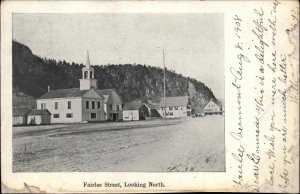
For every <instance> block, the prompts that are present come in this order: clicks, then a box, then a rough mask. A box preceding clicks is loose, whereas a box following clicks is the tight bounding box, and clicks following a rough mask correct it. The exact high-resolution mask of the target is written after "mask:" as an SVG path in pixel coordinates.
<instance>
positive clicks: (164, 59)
mask: <svg viewBox="0 0 300 194" xmlns="http://www.w3.org/2000/svg"><path fill="white" fill-rule="evenodd" d="M163 63H164V106H165V108H164V118H166V109H167V107H166V64H165V49H163Z"/></svg>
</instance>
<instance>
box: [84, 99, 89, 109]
mask: <svg viewBox="0 0 300 194" xmlns="http://www.w3.org/2000/svg"><path fill="white" fill-rule="evenodd" d="M85 108H86V109H89V101H86V102H85Z"/></svg>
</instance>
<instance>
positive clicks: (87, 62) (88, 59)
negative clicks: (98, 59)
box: [85, 50, 91, 68]
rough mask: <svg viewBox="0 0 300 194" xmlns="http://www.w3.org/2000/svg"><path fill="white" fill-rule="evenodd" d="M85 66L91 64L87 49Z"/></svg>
mask: <svg viewBox="0 0 300 194" xmlns="http://www.w3.org/2000/svg"><path fill="white" fill-rule="evenodd" d="M85 66H86V67H88V68H89V67H90V66H91V65H90V56H89V51H88V50H87V51H86V63H85Z"/></svg>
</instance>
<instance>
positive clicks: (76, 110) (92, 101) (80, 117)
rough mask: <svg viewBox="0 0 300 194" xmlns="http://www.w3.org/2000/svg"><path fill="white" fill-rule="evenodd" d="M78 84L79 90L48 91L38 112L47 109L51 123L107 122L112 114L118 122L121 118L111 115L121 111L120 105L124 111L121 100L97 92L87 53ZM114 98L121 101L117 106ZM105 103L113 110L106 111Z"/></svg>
mask: <svg viewBox="0 0 300 194" xmlns="http://www.w3.org/2000/svg"><path fill="white" fill-rule="evenodd" d="M79 81H80V88H68V89H58V90H49V89H48V92H47V93H45V94H44V95H42V96H41V97H40V98H38V99H37V109H47V110H48V111H49V112H50V113H51V123H74V122H83V121H105V120H108V118H110V115H111V117H112V118H116V120H117V119H118V118H120V117H122V115H121V116H119V115H116V114H115V115H113V114H110V113H112V112H113V111H115V109H118V107H117V105H118V106H119V109H120V108H121V104H122V103H121V100H120V98H119V97H118V95H117V94H116V93H114V92H113V91H111V92H109V93H108V94H107V95H106V93H105V95H104V94H103V92H101V90H98V89H97V79H95V78H94V68H92V67H91V66H90V60H89V55H88V53H87V60H86V66H85V67H84V68H83V69H82V79H79ZM101 93H102V94H103V95H102V94H101ZM112 93H113V94H112ZM116 95H117V97H116ZM115 99H118V102H116V103H115V102H114V101H115ZM105 103H110V104H109V105H107V104H106V109H107V110H110V109H111V111H110V112H109V111H107V110H106V111H105V110H104V109H105V107H104V105H105ZM107 106H108V107H107ZM113 113H118V111H115V112H113Z"/></svg>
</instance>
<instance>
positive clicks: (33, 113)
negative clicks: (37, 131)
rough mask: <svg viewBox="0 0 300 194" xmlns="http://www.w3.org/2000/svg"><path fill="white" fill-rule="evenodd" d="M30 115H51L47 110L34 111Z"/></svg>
mask: <svg viewBox="0 0 300 194" xmlns="http://www.w3.org/2000/svg"><path fill="white" fill-rule="evenodd" d="M28 115H51V113H50V112H49V111H48V110H47V109H32V110H31V111H30V112H29V113H28Z"/></svg>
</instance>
